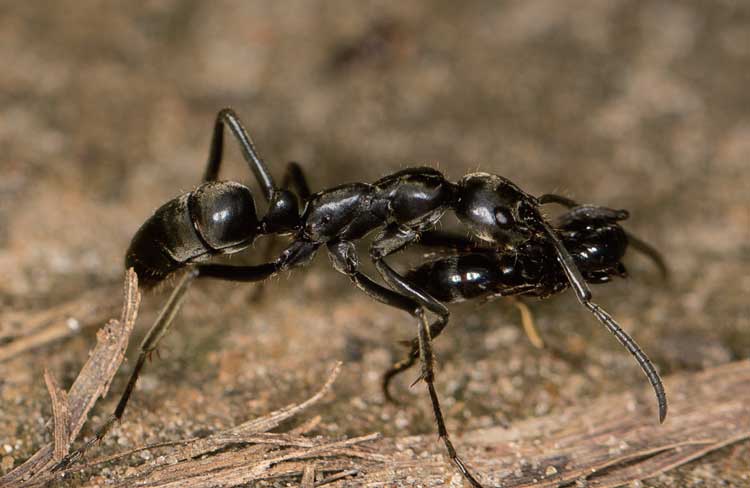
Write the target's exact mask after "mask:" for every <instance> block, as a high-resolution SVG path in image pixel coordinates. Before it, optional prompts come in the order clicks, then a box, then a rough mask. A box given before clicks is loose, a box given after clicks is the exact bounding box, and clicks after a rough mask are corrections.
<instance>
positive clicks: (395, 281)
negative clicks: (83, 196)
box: [56, 109, 666, 488]
mask: <svg viewBox="0 0 750 488" xmlns="http://www.w3.org/2000/svg"><path fill="white" fill-rule="evenodd" d="M225 127H226V128H228V129H229V130H230V131H231V133H232V134H233V135H234V137H235V138H236V139H237V141H238V142H239V145H240V149H241V151H242V154H243V157H244V159H245V160H246V162H247V163H248V165H249V167H250V170H251V171H252V173H253V175H254V176H255V179H256V180H257V182H258V184H259V185H260V188H261V190H262V193H263V197H264V199H265V200H266V202H267V204H268V210H267V211H266V214H265V216H264V217H263V218H260V219H259V218H258V216H257V213H256V210H255V202H254V199H253V195H252V192H251V191H250V189H249V188H248V187H246V186H244V185H241V184H239V183H236V182H231V181H217V178H218V174H219V169H220V166H221V162H222V156H223V148H224V129H225ZM289 187H292V189H294V190H295V191H296V195H295V192H293V191H292V190H290V189H289ZM298 197H299V198H300V199H301V200H302V202H304V206H303V207H302V212H300V205H299V202H298ZM556 198H561V197H556V196H554V195H547V196H542V197H540V198H535V197H533V196H532V195H529V194H527V193H526V192H524V191H523V190H521V189H520V188H519V187H518V186H517V185H515V184H514V183H513V182H511V181H510V180H508V179H506V178H503V177H501V176H497V175H492V174H488V173H472V174H468V175H466V176H464V177H463V178H462V179H461V180H459V181H458V182H457V183H452V182H450V181H448V180H446V179H445V178H444V177H443V175H442V174H441V173H440V172H438V171H437V170H435V169H432V168H428V167H417V168H408V169H404V170H402V171H398V172H396V173H393V174H391V175H389V176H386V177H384V178H381V179H380V180H378V181H376V182H375V183H373V184H366V183H350V184H345V185H341V186H338V187H335V188H331V189H328V190H323V191H320V192H318V193H315V194H310V192H309V190H308V185H307V182H306V181H305V178H304V175H303V173H302V171H301V169H300V168H299V166H297V165H296V164H295V163H290V165H289V166H288V167H287V170H286V172H285V175H284V180H283V182H282V185H281V187H279V186H277V185H276V183H275V182H274V179H273V177H272V176H271V173H270V172H269V171H268V168H267V167H266V165H265V163H264V162H263V160H262V159H261V158H260V156H259V154H258V153H257V151H256V150H255V147H254V145H253V142H252V140H251V138H250V136H249V135H248V133H247V131H246V130H245V128H244V126H243V124H242V122H241V121H240V119H239V117H238V116H237V115H236V114H235V113H234V111H232V110H231V109H223V110H221V111H220V112H219V113H218V115H217V117H216V121H215V124H214V130H213V136H212V140H211V146H210V151H209V157H208V163H207V166H206V170H205V173H204V177H203V183H202V184H201V185H199V186H198V187H197V188H196V189H195V190H193V191H191V192H188V193H185V194H183V195H180V196H178V197H177V198H175V199H173V200H170V201H169V202H167V203H166V204H164V205H163V206H161V207H160V208H158V209H157V210H156V211H155V213H154V214H153V215H152V216H151V217H150V218H149V219H147V220H146V222H145V223H144V224H143V225H142V226H141V228H140V229H139V230H138V232H137V233H136V234H135V236H134V237H133V240H132V241H131V243H130V247H129V248H128V251H127V254H126V258H125V265H126V267H133V268H134V269H135V271H136V273H137V274H138V277H139V280H140V283H141V284H142V286H143V287H144V288H146V289H148V288H152V287H154V286H155V285H157V284H160V283H162V282H164V280H165V279H166V278H167V277H169V276H171V275H172V274H174V273H175V272H177V271H180V270H182V269H185V268H187V272H186V273H185V274H184V276H183V277H182V278H181V280H180V281H179V282H178V284H177V286H176V287H175V289H174V291H173V292H172V294H171V296H170V297H169V299H168V300H167V303H166V304H165V305H164V308H163V309H162V311H161V313H160V315H159V317H158V318H157V320H156V322H155V323H154V325H153V326H152V327H151V329H150V330H149V332H148V333H147V334H146V336H145V337H144V339H143V342H142V343H141V347H140V351H139V356H138V360H137V362H136V364H135V367H134V369H133V372H132V374H131V376H130V379H129V381H128V383H127V385H126V388H125V390H124V392H123V394H122V396H121V397H120V400H119V402H118V404H117V407H116V408H115V411H114V413H113V414H112V416H110V418H109V419H108V420H107V422H106V423H105V424H104V425H103V426H102V428H101V429H99V431H97V433H96V435H95V438H94V439H92V440H91V441H89V442H88V443H86V444H85V445H84V446H82V447H81V448H80V449H78V450H76V451H74V452H73V453H71V454H69V455H68V456H66V457H65V458H64V459H63V460H62V461H61V462H60V463H59V464H58V465H57V467H56V468H57V469H61V468H63V467H65V466H67V465H68V464H69V463H70V462H72V461H73V460H75V459H77V458H78V457H80V456H81V455H82V454H83V452H85V451H86V450H87V449H88V448H89V447H90V446H91V445H93V444H94V443H96V442H97V441H99V440H101V439H102V438H103V437H104V435H105V434H106V432H107V431H108V430H109V429H110V428H111V427H112V425H113V424H114V423H115V422H117V421H118V420H120V419H121V418H122V416H123V413H124V411H125V407H126V405H127V403H128V400H129V398H130V396H131V393H132V391H133V389H134V387H135V384H136V382H137V380H138V376H139V375H140V372H141V369H142V368H143V366H144V364H145V361H146V358H147V357H148V356H149V355H150V354H151V353H152V352H153V351H154V350H155V349H156V348H157V346H158V344H159V342H160V340H161V339H162V338H163V337H164V335H165V334H166V333H167V331H168V330H169V327H170V325H171V323H172V321H173V319H174V316H175V315H176V313H177V311H178V309H179V307H180V305H181V303H182V301H183V299H184V296H185V293H186V291H187V289H188V287H189V285H190V283H191V282H192V281H193V280H195V279H197V278H216V279H222V280H229V281H240V282H257V281H263V280H265V279H267V278H269V277H270V276H273V275H275V274H277V273H280V272H283V271H287V270H290V269H292V268H295V267H299V266H302V265H304V264H307V263H308V262H310V261H311V260H312V258H313V257H314V256H315V254H316V252H317V251H318V249H319V248H320V247H321V246H323V245H325V246H326V249H327V251H328V255H329V258H330V260H331V262H332V264H333V267H334V268H335V269H336V270H337V271H339V272H341V273H343V274H345V275H346V276H348V277H349V279H350V280H351V281H352V283H354V285H355V286H357V288H359V289H360V290H362V291H363V292H365V293H366V294H367V295H368V296H370V297H371V298H373V299H375V300H377V301H379V302H382V303H384V304H386V305H390V306H392V307H395V308H398V309H401V310H403V311H406V312H408V313H409V314H411V315H412V316H413V317H414V318H415V319H416V320H417V339H416V351H417V352H418V354H416V355H417V356H418V357H419V358H420V361H421V365H422V372H421V376H420V379H421V380H424V382H425V384H426V385H427V388H428V391H429V395H430V399H431V402H432V408H433V413H434V416H435V421H436V423H437V426H438V434H439V436H440V438H441V439H442V440H443V443H444V444H445V447H446V449H447V451H448V455H449V456H450V459H451V461H452V462H453V463H454V464H455V465H456V466H457V468H458V469H459V471H460V472H461V473H462V475H463V476H464V477H465V478H466V479H467V480H468V481H469V482H470V483H471V485H472V486H474V487H475V488H480V487H481V484H480V483H479V482H478V481H477V480H476V479H475V478H474V477H473V476H472V474H471V473H470V472H469V470H468V469H467V467H466V465H465V463H464V462H463V460H462V459H461V458H460V457H459V456H458V454H457V453H456V450H455V448H454V447H453V444H452V442H451V440H450V437H449V435H448V431H447V429H446V427H445V422H444V420H443V414H442V411H441V407H440V402H439V399H438V395H437V391H436V390H435V386H434V378H435V375H434V371H433V353H432V346H431V340H432V338H433V337H434V336H436V335H437V334H438V333H439V332H440V331H442V330H443V329H444V328H445V326H446V325H447V323H448V318H449V312H448V309H447V308H446V307H445V305H443V304H442V303H441V302H440V301H439V300H438V299H436V298H434V297H433V296H432V295H431V294H430V293H428V292H427V291H426V290H425V289H424V288H423V287H421V286H418V285H417V284H415V283H414V282H413V281H412V280H410V279H409V278H407V277H405V276H403V275H402V274H399V273H398V272H396V271H395V270H394V269H393V268H392V267H391V266H390V265H389V264H388V263H387V262H386V261H385V258H386V257H388V256H390V255H391V254H394V253H396V252H398V251H400V250H402V249H403V248H404V247H406V246H408V245H410V244H413V243H416V242H417V241H418V240H419V239H420V236H422V235H423V234H425V233H428V232H431V231H432V230H433V229H434V228H435V226H436V224H437V223H438V222H439V221H440V219H441V218H442V217H443V215H444V214H445V212H446V211H447V210H449V209H450V210H453V212H454V213H455V215H456V216H457V217H458V219H459V221H460V222H461V223H462V224H463V225H465V226H466V228H467V230H468V233H469V234H470V235H471V236H473V237H475V238H478V239H479V240H481V241H484V242H486V243H488V245H490V246H491V247H492V248H493V249H495V250H497V251H498V252H500V251H502V250H505V251H512V250H514V249H516V248H518V246H521V245H522V244H523V243H525V242H529V241H534V242H544V243H546V245H547V246H548V251H547V252H548V253H552V254H553V255H554V259H553V260H552V262H551V264H550V266H554V267H555V268H556V269H560V270H562V273H563V275H564V277H565V280H566V284H567V285H569V286H570V287H571V288H572V289H573V290H574V291H575V294H576V297H577V298H578V300H579V302H580V303H581V304H583V305H584V306H585V307H586V308H588V309H589V310H590V311H591V312H592V313H593V314H594V315H595V316H596V317H597V319H599V320H600V321H601V322H602V323H604V324H605V326H607V327H608V328H609V329H610V330H611V331H613V332H615V335H616V336H617V338H618V340H620V342H622V343H623V344H624V345H625V346H626V347H627V349H628V350H629V351H630V352H631V353H632V354H633V355H634V356H635V358H636V360H637V361H638V363H639V364H640V366H641V368H642V369H643V370H644V371H645V372H646V375H647V376H648V378H649V380H650V381H651V383H652V385H653V387H654V389H655V391H656V393H657V397H658V400H659V418H660V420H663V419H664V416H665V415H666V398H665V395H664V390H663V387H662V385H661V381H660V380H659V377H658V375H657V373H656V371H655V369H654V367H653V365H652V364H651V362H650V361H649V360H648V358H646V356H645V355H643V354H642V353H640V354H637V353H636V351H640V349H639V348H638V346H637V345H636V344H635V342H634V341H633V339H631V338H630V337H629V336H628V335H627V334H626V333H625V332H624V331H622V330H621V329H619V327H618V328H617V329H613V328H612V327H611V323H614V321H611V323H610V321H609V320H607V318H608V317H609V316H608V315H607V314H606V312H604V311H603V310H602V309H601V308H600V307H599V306H598V305H596V304H594V303H593V302H591V292H590V291H589V288H588V286H587V284H586V279H585V278H584V276H583V275H582V273H581V271H580V270H579V268H578V266H577V265H576V262H575V260H574V258H573V256H572V255H571V253H570V252H569V251H568V249H567V248H566V246H565V244H564V243H563V239H561V238H560V236H558V234H557V233H556V232H555V230H554V229H553V227H552V225H551V224H550V223H548V222H547V220H546V219H545V218H544V217H543V216H542V214H541V212H540V206H541V205H542V204H544V203H550V202H554V201H556V200H555V199H556ZM376 230H379V231H378V233H377V234H376V236H375V237H374V239H373V242H372V244H371V246H370V250H369V255H370V259H371V260H372V261H373V263H374V265H375V268H376V269H377V271H378V273H379V274H380V277H381V278H382V279H383V281H384V282H385V283H386V284H387V285H388V287H385V286H382V285H380V284H378V283H377V282H375V281H373V280H372V279H371V278H370V277H368V276H367V275H365V274H364V273H362V272H361V271H360V270H359V259H358V255H357V250H356V246H355V244H354V243H355V241H358V240H360V239H362V238H363V237H365V236H366V235H367V234H369V233H371V232H373V231H376ZM262 235H291V236H292V239H293V240H292V243H291V244H290V245H288V246H287V247H286V248H285V249H284V250H283V251H282V252H281V254H280V255H279V256H278V257H277V258H276V259H275V260H273V261H269V262H266V263H262V264H259V265H254V266H231V265H222V264H211V263H210V262H209V261H210V260H211V258H213V257H214V256H217V255H223V254H230V253H236V252H239V251H242V250H245V249H247V248H248V247H249V246H250V245H252V244H253V242H254V241H255V240H256V238H257V237H259V236H262ZM432 240H433V241H434V244H435V245H439V246H444V247H450V245H451V240H450V239H449V238H444V237H443V236H441V235H440V234H439V233H433V234H432ZM426 311H429V312H431V313H433V314H434V315H436V316H437V319H436V321H435V322H433V323H432V324H430V323H429V322H428V319H427V316H426V313H425V312H426Z"/></svg>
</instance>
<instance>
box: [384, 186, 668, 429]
mask: <svg viewBox="0 0 750 488" xmlns="http://www.w3.org/2000/svg"><path fill="white" fill-rule="evenodd" d="M547 200H548V201H549V202H550V203H552V202H554V203H562V204H564V205H566V206H568V207H570V210H569V211H568V212H566V213H565V214H563V215H562V216H561V217H560V218H559V219H558V222H557V223H556V225H555V231H556V233H557V234H558V236H559V237H560V239H561V240H562V242H563V244H564V245H565V247H566V248H567V249H568V251H569V252H570V254H571V256H572V258H573V262H574V263H575V265H576V267H577V268H578V269H579V270H580V272H581V274H582V276H583V278H584V279H585V280H586V281H587V282H588V283H592V284H600V283H606V282H609V281H611V279H612V278H613V277H618V276H619V277H625V276H626V275H627V272H626V270H625V266H624V265H623V263H622V259H623V257H624V256H625V252H626V250H627V248H628V246H629V245H630V246H632V247H634V248H635V249H637V250H639V251H641V252H642V253H644V254H646V255H647V256H648V257H650V258H651V259H652V260H653V261H654V262H655V264H656V265H657V266H658V267H659V269H660V271H661V272H662V273H663V274H666V271H667V270H666V265H665V263H664V261H663V260H662V258H661V256H660V255H659V254H658V253H657V252H656V251H655V250H654V249H653V248H651V247H650V246H649V245H648V244H646V243H644V242H643V241H641V240H640V239H638V238H636V237H635V236H633V235H631V234H629V233H627V232H626V231H625V230H624V229H623V228H622V227H621V226H620V224H619V223H618V222H619V221H621V220H624V219H626V218H627V217H628V213H627V212H626V211H625V210H612V209H609V208H605V207H594V206H588V205H577V204H576V203H575V202H573V201H571V200H568V199H565V198H563V197H559V196H549V197H547ZM424 244H425V245H428V246H433V245H439V246H442V247H450V248H452V249H453V251H454V254H452V255H449V256H444V257H440V258H438V259H433V260H431V261H428V262H426V263H423V264H421V265H420V266H418V267H416V268H414V269H412V270H411V271H409V272H408V273H407V274H406V275H405V276H406V279H407V280H409V281H410V282H411V283H413V284H414V285H415V286H417V287H419V288H421V289H422V290H424V292H425V293H428V294H429V295H430V296H432V297H434V298H436V299H437V300H439V301H441V302H443V303H451V302H459V301H464V300H473V299H479V298H487V297H517V296H525V297H535V298H547V297H549V296H551V295H554V294H557V293H560V292H562V291H564V290H566V289H567V288H568V287H569V286H570V282H569V281H568V279H567V276H566V275H565V273H564V272H563V270H562V269H561V268H560V266H558V265H557V263H556V258H555V253H554V250H553V247H552V245H551V244H550V243H549V242H548V241H547V240H545V239H538V238H533V239H529V240H526V241H524V242H523V243H521V244H520V245H518V246H516V247H515V248H514V249H512V250H505V251H503V250H498V249H486V248H481V247H478V246H477V245H476V244H475V243H473V242H472V241H469V240H467V239H464V238H462V237H461V236H450V237H448V236H445V235H443V236H441V238H438V239H434V238H433V236H432V235H428V236H427V239H426V241H425V242H424ZM584 306H586V308H588V309H589V310H590V311H591V312H592V314H593V315H594V316H595V317H596V318H597V320H599V321H600V322H601V323H602V324H603V325H604V326H605V327H606V328H607V329H608V330H609V331H610V332H612V333H613V334H614V335H615V337H616V338H617V339H618V340H619V341H620V342H621V343H622V344H623V346H625V348H626V349H627V350H628V351H629V352H630V353H631V354H632V355H633V356H634V357H635V359H636V361H637V362H638V364H639V365H640V366H641V368H642V369H643V371H644V372H645V374H646V376H647V377H648V379H649V381H650V382H651V385H652V387H653V389H654V392H655V393H656V398H657V401H658V405H659V418H660V420H661V421H663V420H664V418H665V416H666V412H667V399H666V394H665V392H664V387H663V385H662V383H661V379H660V378H659V375H658V373H657V372H656V370H655V369H654V367H653V365H652V364H651V362H650V361H649V359H648V357H647V356H646V354H645V353H644V352H643V351H642V350H641V348H640V347H639V346H638V345H637V344H636V343H635V341H633V339H631V338H630V337H629V336H628V335H627V333H626V332H625V331H623V330H622V328H621V327H620V326H619V325H618V324H617V322H616V321H615V320H614V319H613V318H612V317H611V316H610V315H609V314H608V313H607V312H605V311H604V310H603V309H601V307H599V306H598V305H596V304H593V303H590V302H588V303H584ZM446 325H447V323H440V322H436V323H434V324H432V325H431V329H430V335H431V337H432V338H433V339H434V338H435V337H437V336H438V335H439V334H440V333H441V332H442V330H443V328H444V327H445V326H446ZM418 346H419V344H418V343H417V342H416V341H414V342H413V343H412V350H411V352H410V353H409V356H407V358H406V359H405V360H404V361H401V362H399V363H397V364H395V365H394V366H393V367H392V368H391V369H390V370H388V371H387V372H386V374H385V375H384V378H383V392H384V394H385V395H386V397H387V398H389V399H391V398H392V397H391V395H390V392H389V383H390V381H391V380H392V379H393V377H394V376H396V375H397V374H400V373H401V372H403V371H405V370H407V369H409V368H410V367H411V366H413V365H414V363H415V362H416V360H417V358H418V357H419V350H418Z"/></svg>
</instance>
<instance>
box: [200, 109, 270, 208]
mask: <svg viewBox="0 0 750 488" xmlns="http://www.w3.org/2000/svg"><path fill="white" fill-rule="evenodd" d="M225 125H226V126H227V127H228V128H229V130H231V131H232V134H234V137H235V138H236V139H237V142H238V143H239V145H240V150H241V151H242V156H243V157H244V158H245V161H246V162H247V164H248V165H249V166H250V170H251V171H252V172H253V174H254V175H255V179H256V180H257V181H258V184H259V185H260V187H261V190H262V191H263V196H264V197H265V199H266V201H267V202H270V201H271V198H272V196H273V194H274V192H276V190H277V187H276V184H275V183H274V180H273V177H272V176H271V173H270V172H269V171H268V167H266V163H264V162H263V159H261V157H260V155H259V154H258V151H256V149H255V144H253V140H252V139H251V138H250V135H249V134H248V133H247V130H246V129H245V126H244V125H243V124H242V121H241V120H240V117H239V116H238V115H237V114H236V113H235V112H234V110H232V109H231V108H224V109H222V110H220V111H219V113H218V114H216V122H215V123H214V131H213V135H212V137H211V147H210V150H209V153H208V162H207V163H206V171H205V173H204V174H203V181H213V180H215V179H217V178H218V176H219V168H220V166H221V162H222V158H223V156H224V126H225Z"/></svg>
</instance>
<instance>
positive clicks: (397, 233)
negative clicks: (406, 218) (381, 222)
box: [370, 227, 419, 261]
mask: <svg viewBox="0 0 750 488" xmlns="http://www.w3.org/2000/svg"><path fill="white" fill-rule="evenodd" d="M418 238H419V233H418V232H417V231H416V230H414V229H410V228H408V227H388V228H386V229H385V230H383V231H382V232H381V233H380V234H378V236H377V237H375V240H374V241H373V243H372V246H371V247H370V258H371V259H372V260H373V261H380V260H381V259H383V258H385V257H386V256H388V255H390V254H393V253H394V252H396V251H398V250H400V249H402V248H403V247H404V246H406V245H407V244H409V243H411V242H414V241H416V240H417V239H418Z"/></svg>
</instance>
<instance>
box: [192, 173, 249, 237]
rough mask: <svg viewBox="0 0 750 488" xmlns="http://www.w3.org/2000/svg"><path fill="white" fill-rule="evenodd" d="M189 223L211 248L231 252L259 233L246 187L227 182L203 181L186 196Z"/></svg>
mask: <svg viewBox="0 0 750 488" xmlns="http://www.w3.org/2000/svg"><path fill="white" fill-rule="evenodd" d="M188 205H189V206H190V215H191V217H192V220H193V225H194V226H195V228H196V230H197V231H198V233H199V234H200V236H201V238H202V239H203V240H204V241H205V243H206V244H208V245H209V246H210V247H211V248H212V249H214V250H217V251H218V250H222V251H225V252H231V251H230V249H231V248H234V247H245V246H248V245H250V244H251V243H252V242H253V241H254V240H255V238H256V237H257V236H258V234H259V230H260V226H259V223H258V216H257V214H256V213H255V201H254V200H253V194H252V192H251V191H250V189H249V188H248V187H246V186H244V185H241V184H239V183H234V182H231V181H209V182H206V183H203V184H202V185H201V186H199V187H198V188H197V189H196V190H195V191H193V192H192V193H191V195H190V200H189V203H188Z"/></svg>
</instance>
